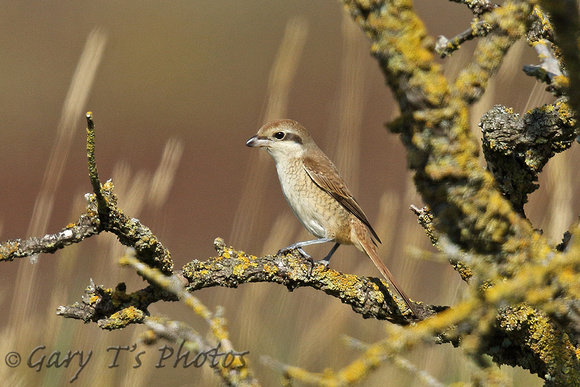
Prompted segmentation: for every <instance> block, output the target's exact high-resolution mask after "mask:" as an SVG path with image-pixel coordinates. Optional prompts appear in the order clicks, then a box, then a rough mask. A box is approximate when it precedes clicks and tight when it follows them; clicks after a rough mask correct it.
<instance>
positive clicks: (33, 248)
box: [0, 112, 173, 273]
mask: <svg viewBox="0 0 580 387" xmlns="http://www.w3.org/2000/svg"><path fill="white" fill-rule="evenodd" d="M87 123H88V125H87V158H88V165H89V177H90V179H91V185H92V186H93V189H94V191H95V192H94V193H93V194H92V195H90V194H87V195H86V198H87V202H88V203H87V207H86V210H85V212H84V213H83V214H81V216H80V217H79V220H78V221H77V222H76V223H73V224H69V225H68V226H67V227H65V228H63V229H62V230H61V231H60V232H58V233H56V234H48V235H45V236H44V237H42V238H37V237H31V238H28V239H25V240H22V239H13V240H9V241H6V242H2V243H0V261H11V260H13V259H15V258H23V257H29V256H32V255H35V254H40V253H54V252H55V251H57V250H59V249H62V248H64V247H65V246H67V245H70V244H71V243H78V242H80V241H82V240H83V239H85V238H88V237H90V236H93V235H97V234H99V233H100V232H102V231H107V232H111V233H113V234H115V235H116V236H117V237H118V238H119V241H120V242H121V243H122V244H124V245H126V246H128V247H133V248H134V249H135V251H136V252H137V257H138V258H139V259H140V260H142V261H143V262H145V263H147V264H148V265H150V266H152V267H156V268H159V269H160V270H161V271H163V272H164V273H171V272H172V270H173V262H172V260H171V254H170V253H169V251H168V250H167V249H166V248H165V247H164V246H163V245H162V244H161V242H160V241H159V240H158V239H157V237H156V236H155V235H153V233H152V232H151V230H150V229H149V228H148V227H147V226H145V225H143V224H142V223H141V222H140V221H139V220H138V219H135V218H129V217H127V216H126V215H125V214H124V213H123V211H121V209H119V208H118V207H117V197H116V196H115V194H114V192H113V190H114V186H113V182H111V181H107V182H106V183H105V184H101V183H100V181H99V176H98V173H97V166H96V161H95V154H94V152H95V146H94V130H95V126H94V123H93V116H92V113H90V112H89V113H87Z"/></svg>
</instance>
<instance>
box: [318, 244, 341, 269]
mask: <svg viewBox="0 0 580 387" xmlns="http://www.w3.org/2000/svg"><path fill="white" fill-rule="evenodd" d="M339 247H340V243H335V244H334V246H332V249H330V251H329V252H328V254H326V257H324V258H322V259H321V260H319V261H316V262H318V263H322V264H323V265H324V266H326V267H328V264H329V263H330V258H331V257H332V255H333V254H334V252H335V251H336V250H337V249H338V248H339Z"/></svg>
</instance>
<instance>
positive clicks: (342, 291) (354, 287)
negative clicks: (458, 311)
mask: <svg viewBox="0 0 580 387" xmlns="http://www.w3.org/2000/svg"><path fill="white" fill-rule="evenodd" d="M215 248H216V250H217V252H218V256H217V257H215V258H211V259H208V260H206V261H197V260H194V261H191V262H189V263H187V264H186V265H185V266H184V267H183V271H182V275H183V277H184V278H185V279H187V281H188V285H187V289H188V290H189V291H196V290H199V289H203V288H208V287H214V286H220V287H229V288H236V287H238V286H239V285H241V284H244V283H251V282H272V283H278V284H282V285H284V286H286V287H287V288H288V290H290V291H292V290H294V289H296V288H298V287H305V286H308V287H311V288H314V289H318V290H321V291H323V292H324V293H326V294H328V295H330V296H333V297H336V298H338V299H339V300H340V301H341V302H343V303H345V304H348V305H350V306H351V307H352V309H353V310H354V311H355V312H356V313H359V314H361V315H362V316H363V317H365V318H377V319H379V320H388V321H391V322H393V323H397V324H402V325H406V324H409V323H410V322H412V321H414V316H413V314H412V313H411V312H410V311H409V310H408V309H407V308H406V306H405V303H404V302H403V300H402V299H400V298H399V296H398V294H397V293H396V292H394V291H392V290H391V289H390V288H389V285H388V284H385V282H384V281H382V280H379V279H377V278H367V277H358V276H356V275H353V274H344V273H340V272H338V271H336V270H332V269H329V268H327V267H326V266H324V265H322V264H317V263H312V262H311V261H309V260H307V259H305V258H303V257H301V256H300V255H299V254H296V255H294V254H293V253H289V254H286V255H275V256H265V257H256V256H253V255H248V254H246V253H244V252H243V251H237V250H234V249H233V248H232V247H226V245H225V243H224V241H223V240H222V239H221V238H217V239H216V241H215ZM415 306H416V308H417V309H418V310H420V311H421V313H420V317H422V318H425V317H428V316H430V315H432V314H434V313H437V312H439V311H441V310H444V309H445V308H446V307H441V306H435V305H424V304H421V303H415Z"/></svg>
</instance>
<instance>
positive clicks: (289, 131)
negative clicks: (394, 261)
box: [246, 119, 417, 315]
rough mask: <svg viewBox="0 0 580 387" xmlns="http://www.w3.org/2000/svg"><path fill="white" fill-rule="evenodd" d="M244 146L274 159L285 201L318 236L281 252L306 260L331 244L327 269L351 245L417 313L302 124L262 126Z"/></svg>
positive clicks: (365, 222) (357, 209) (335, 173)
mask: <svg viewBox="0 0 580 387" xmlns="http://www.w3.org/2000/svg"><path fill="white" fill-rule="evenodd" d="M246 145H247V146H249V147H263V148H266V150H267V151H268V153H269V154H270V155H271V156H272V157H273V158H274V161H275V162H276V170H277V171H278V178H279V179H280V184H281V185H282V192H283V193H284V197H285V198H286V201H287V202H288V204H289V205H290V207H291V208H292V211H294V214H295V215H296V217H297V218H298V220H300V222H301V223H302V224H303V225H304V227H306V229H307V230H308V232H310V233H311V234H313V235H314V236H316V237H317V238H318V239H314V240H310V241H304V242H298V243H294V244H293V245H291V246H288V247H287V248H285V249H282V250H280V252H286V251H290V250H293V249H297V250H298V251H299V252H300V253H301V254H303V255H304V256H306V257H309V255H308V254H306V253H305V252H304V250H303V249H302V247H304V246H308V245H312V244H316V243H324V242H334V246H333V247H332V249H331V250H330V252H329V253H328V255H327V256H326V257H325V258H324V259H322V260H321V261H322V263H324V264H325V265H328V262H329V260H330V257H331V256H332V254H334V252H335V251H336V249H338V247H339V246H340V245H341V244H347V245H355V246H356V247H357V248H358V249H359V250H361V251H363V252H364V253H365V254H366V255H368V256H369V258H370V259H371V260H372V261H373V263H374V264H375V266H376V267H377V269H379V271H380V272H381V274H382V275H383V276H384V277H385V278H386V279H387V280H388V281H389V282H390V283H391V284H392V285H393V287H394V288H395V289H396V290H397V292H398V293H399V294H400V295H401V297H402V298H403V300H404V301H405V303H406V304H407V306H408V307H409V309H411V311H412V312H413V313H414V314H415V315H417V312H416V308H415V306H414V305H413V303H412V302H411V301H410V300H409V297H407V295H406V294H405V293H404V292H403V291H402V290H401V288H400V287H399V286H398V284H397V282H395V279H394V278H393V276H392V274H391V272H390V271H389V269H387V267H386V266H385V264H384V263H383V262H382V261H381V260H380V258H379V256H378V254H377V246H376V242H375V241H377V242H380V239H379V237H378V235H377V233H376V232H375V230H373V228H372V226H371V224H370V223H369V221H368V219H367V217H366V215H365V214H364V212H363V210H362V209H361V208H360V206H359V204H358V203H357V201H356V200H355V199H354V197H353V196H352V194H351V193H350V191H349V189H348V188H347V186H346V184H345V182H344V180H343V179H342V177H341V176H340V175H339V173H338V171H337V170H336V167H335V166H334V164H333V163H332V161H330V159H329V158H328V157H326V155H325V154H324V153H323V152H322V151H321V150H320V148H318V146H317V145H316V143H315V142H314V140H313V139H312V137H310V133H308V131H307V130H306V129H305V128H304V127H303V126H302V125H300V124H299V123H298V122H296V121H292V120H286V119H283V120H276V121H273V122H270V123H268V124H266V125H264V126H262V127H261V128H260V130H258V134H256V135H255V136H254V137H252V138H250V139H249V140H248V142H246ZM280 252H279V253H280Z"/></svg>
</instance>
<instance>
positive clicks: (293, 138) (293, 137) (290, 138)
mask: <svg viewBox="0 0 580 387" xmlns="http://www.w3.org/2000/svg"><path fill="white" fill-rule="evenodd" d="M284 141H294V142H295V143H298V144H302V139H301V138H300V136H298V135H296V134H294V133H286V137H284Z"/></svg>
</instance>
